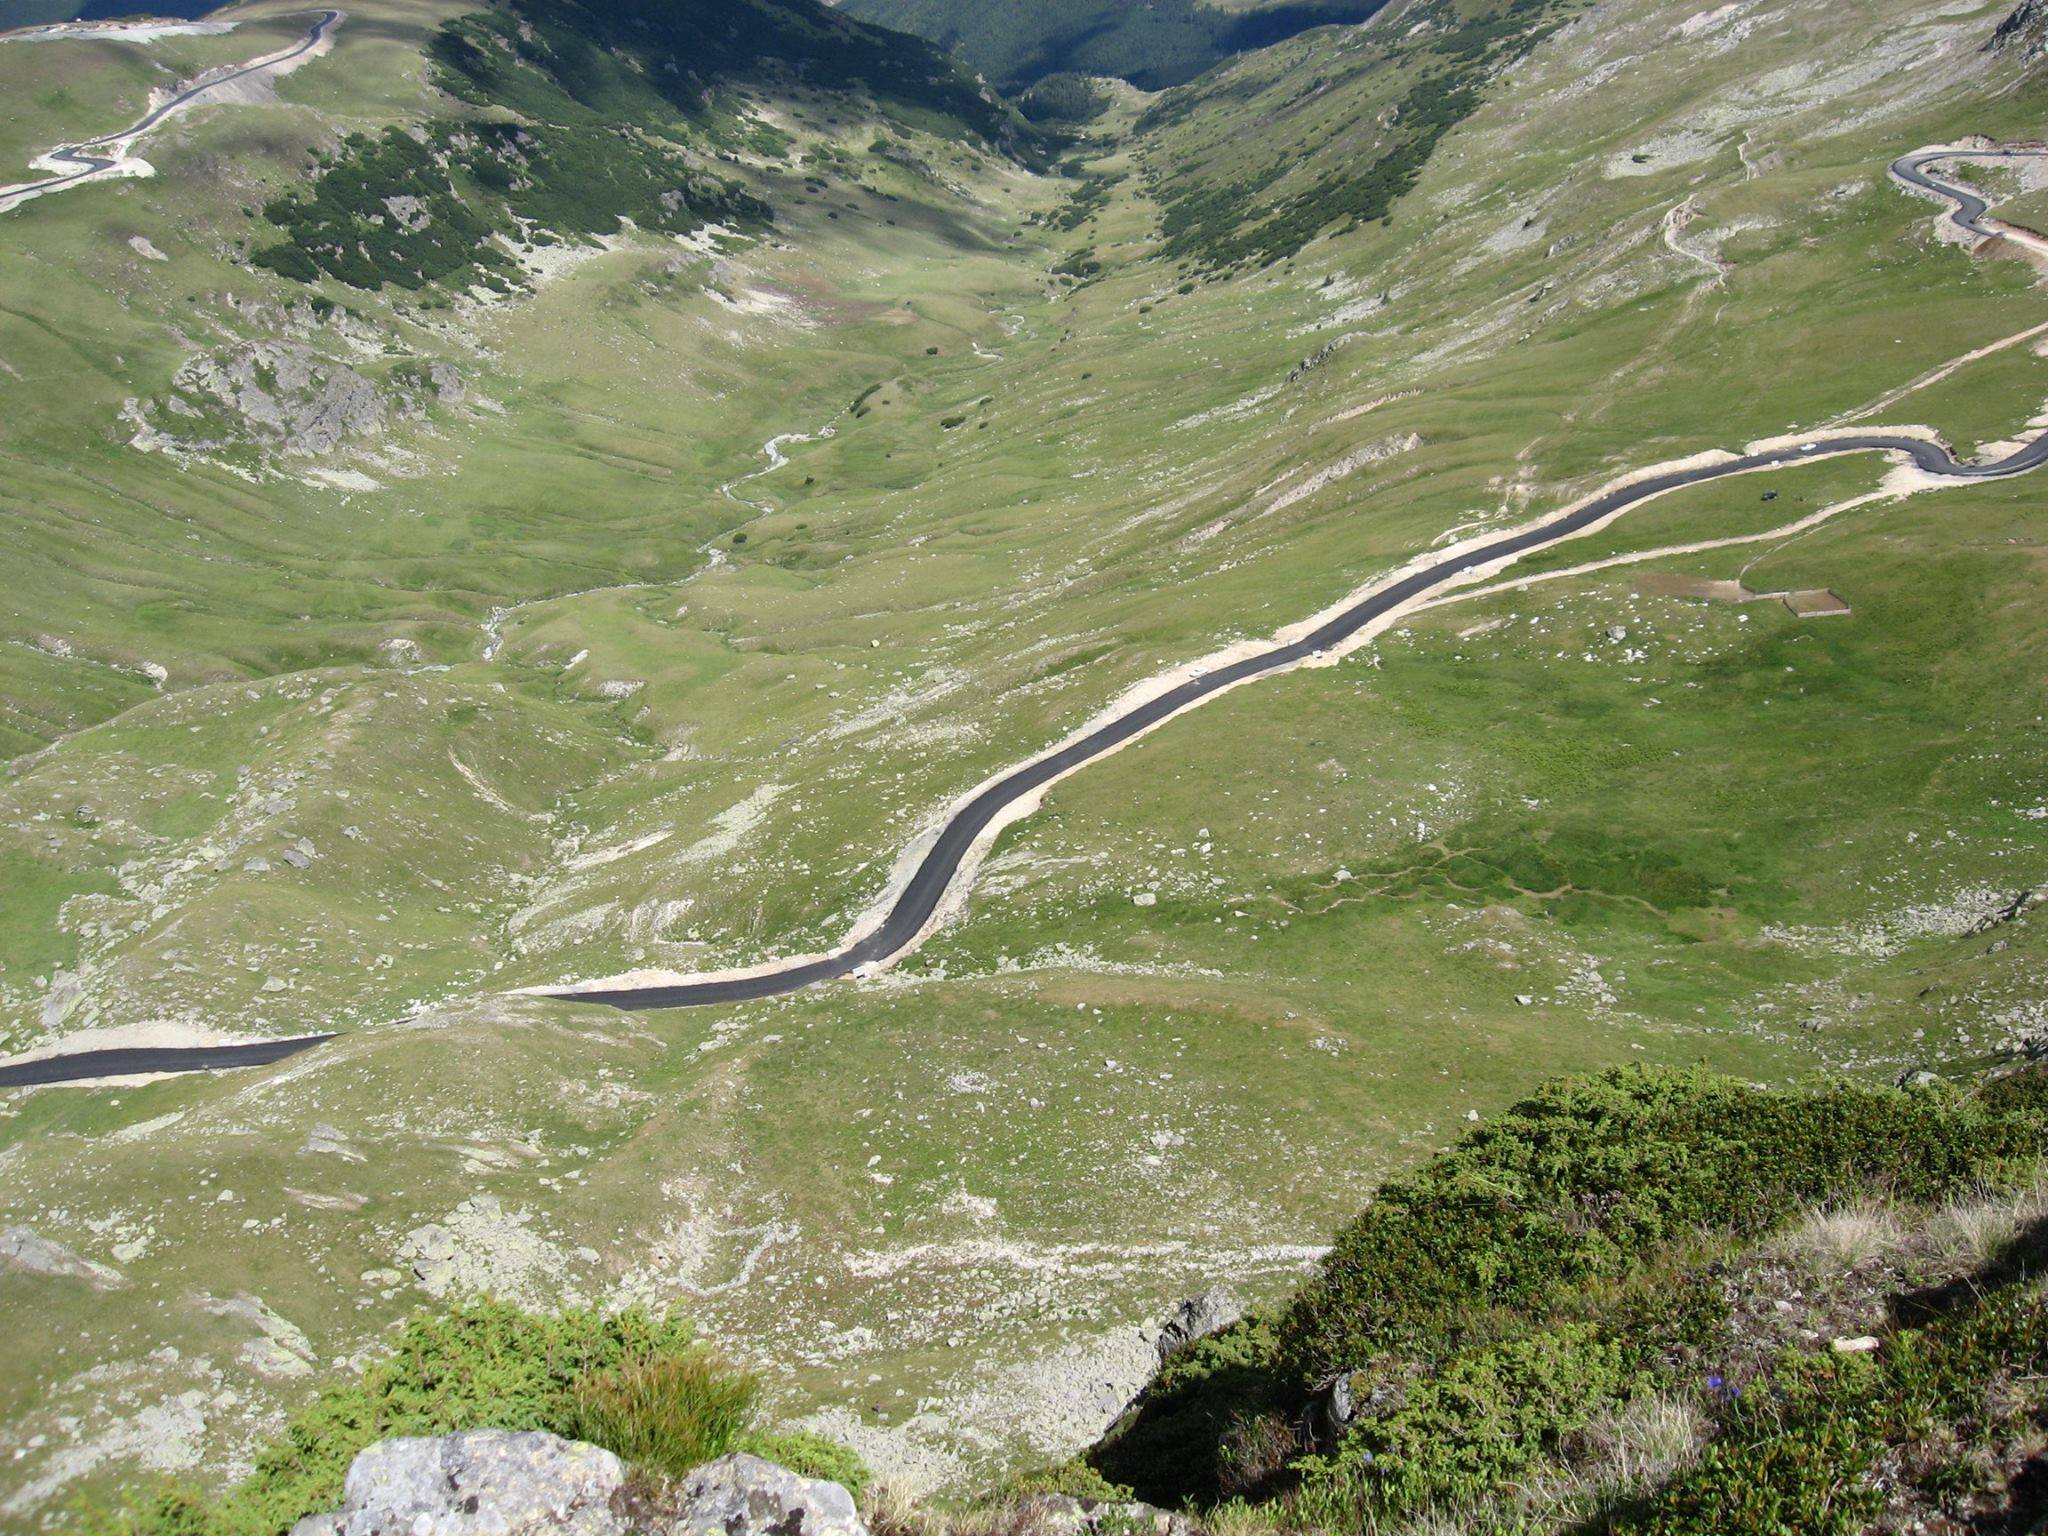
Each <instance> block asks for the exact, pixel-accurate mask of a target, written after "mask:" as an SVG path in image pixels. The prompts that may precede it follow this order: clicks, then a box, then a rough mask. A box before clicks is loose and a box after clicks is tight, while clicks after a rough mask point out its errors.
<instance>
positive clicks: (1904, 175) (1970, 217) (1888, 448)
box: [547, 149, 2048, 1009]
mask: <svg viewBox="0 0 2048 1536" xmlns="http://www.w3.org/2000/svg"><path fill="white" fill-rule="evenodd" d="M2041 154H2048V151H2044V150H2020V149H2014V150H1996V151H1988V152H1984V153H1983V154H1980V153H1979V152H1977V151H1956V150H1924V151H1921V152H1920V153H1917V154H1912V155H1906V156H1904V157H1902V158H1901V159H1899V160H1897V161H1894V162H1893V164H1892V170H1893V172H1894V173H1895V174H1896V175H1897V176H1898V177H1899V179H1900V180H1901V181H1904V182H1906V183H1908V184H1910V185H1912V186H1914V187H1917V188H1919V189H1921V190H1922V191H1925V192H1929V193H1932V194H1933V195H1935V196H1936V197H1939V198H1943V199H1945V200H1946V201H1948V202H1949V203H1951V204H1952V205H1953V211H1952V212H1951V213H1950V215H1949V217H1950V218H1951V219H1952V220H1953V221H1954V222H1955V224H1956V225H1957V226H1958V227H1960V228H1962V229H1964V230H1966V231H1968V232H1969V233H1970V234H1972V235H1976V236H1986V237H1988V236H1992V235H1996V234H1999V233H2000V231H1999V230H1998V228H1997V227H1996V226H1995V225H1990V224H1987V223H1986V222H1985V215H1986V214H1987V212H1988V211H1989V208H1988V205H1987V204H1986V202H1985V201H1984V199H1983V198H1981V197H1979V196H1978V195H1977V194H1976V193H1974V192H1971V191H1969V190H1967V189H1966V188H1963V187H1958V186H1953V185H1951V184H1950V183H1948V182H1945V181H1943V180H1941V179H1940V178H1939V177H1937V176H1935V175H1934V174H1933V172H1932V171H1931V169H1930V167H1932V166H1933V165H1935V164H1937V163H1939V162H1940V161H1943V160H1954V159H1959V158H1964V157H1965V156H1967V157H1968V158H1973V159H1975V158H1992V157H1995V158H2000V159H2019V158H2022V157H2024V156H2029V155H2041ZM1848 453H1890V454H1897V455H1899V456H1901V457H1904V458H1907V459H1911V460H1912V461H1913V463H1914V464H1916V465H1918V466H1919V467H1920V468H1921V469H1923V470H1925V471H1926V472H1927V473H1929V474H1930V475H1938V476H1941V477H1943V478H1946V479H1955V480H1998V479H2004V478H2007V477H2009V476H2012V475H2023V474H2026V473H2027V472H2028V471H2030V470H2033V469H2037V468H2039V467H2040V466H2041V465H2042V464H2043V463H2048V434H2044V435H2043V436H2042V437H2040V438H2037V439H2036V440H2035V441H2033V442H2031V443H2029V444H2028V445H2027V446H2026V447H2024V448H2022V449H2020V450H2019V451H2018V452H2017V453H2014V454H2012V455H2010V456H2008V457H2006V458H2004V459H2001V460H1999V461H1998V462H1997V463H1995V464H1965V463H1959V462H1958V461H1957V460H1955V459H1954V458H1952V457H1951V456H1950V455H1949V454H1948V453H1947V452H1946V451H1945V450H1944V449H1942V448H1941V447H1940V446H1938V445H1937V444H1934V443H1930V442H1927V441H1924V440H1923V439H1921V438H1917V437H1905V436H1898V435H1893V434H1888V433H1881V432H1873V433H1869V434H1864V435H1858V436H1852V437H1831V438H1821V439H1815V440H1813V441H1811V442H1806V443H1798V444H1794V445H1792V446H1790V447H1785V448H1776V449H1772V450H1770V451H1769V452H1765V453H1751V454H1745V455H1743V456H1742V457H1740V458H1734V459H1729V460H1725V461H1724V462H1722V463H1719V464H1710V465H1703V466H1700V467H1697V468H1693V469H1680V470H1673V471H1671V472H1670V473H1668V474H1662V475H1657V476H1654V477H1651V478H1649V479H1645V480H1639V481H1637V482H1636V483H1634V484H1633V485H1629V486H1625V487H1623V488H1622V489H1620V490H1616V491H1610V492H1608V493H1607V494H1606V495H1605V496H1601V497H1599V498H1597V499H1595V500H1593V501H1590V502H1588V503H1586V504H1585V505H1584V506H1582V507H1579V508H1577V509H1576V510H1574V511H1572V512H1569V513H1566V514H1565V515H1563V516H1561V517H1558V518H1555V519H1553V520H1552V521H1550V522H1547V523H1544V524H1542V525H1541V526H1539V527H1534V528H1528V529H1525V530H1523V531H1522V532H1520V533H1515V534H1508V535H1506V536H1504V537H1502V538H1499V539H1495V540H1493V541H1492V542H1490V543H1487V544H1482V545H1479V546H1477V547H1475V548H1472V549H1469V550H1467V551H1465V552H1464V553H1463V554H1459V555H1454V556H1450V557H1447V558H1446V559H1443V560H1441V561H1438V562H1437V563H1436V564H1434V565H1431V566H1428V567H1426V568H1425V569H1423V570H1420V571H1417V572H1415V573H1414V574H1413V575H1410V576H1407V577H1404V578H1403V579H1402V580H1400V581H1397V582H1394V583H1393V584H1391V585H1389V586H1386V587H1382V588H1380V589H1379V590H1377V591H1375V592H1372V593H1370V594H1369V595H1367V596H1366V597H1363V598H1361V599H1359V601H1358V602H1356V603H1354V604H1353V605H1352V606H1350V607H1349V608H1346V609H1345V610H1343V611H1342V612H1341V613H1339V614H1338V615H1337V616H1336V617H1335V618H1332V619H1330V620H1329V621H1328V622H1327V623H1325V624H1323V625H1322V626H1321V627H1320V628H1318V629H1316V630H1314V631H1313V632H1311V633H1310V634H1308V635H1305V636H1303V637H1302V638H1301V639H1299V640H1295V641H1293V642H1291V643H1289V644H1286V645H1279V646H1275V647H1274V648H1273V649H1271V650H1269V651H1264V652H1261V653H1260V654H1259V655H1256V656H1248V657H1246V658H1244V659H1243V660H1241V661H1236V662H1232V663H1231V664H1230V665H1228V666H1225V667H1219V668H1217V669H1216V670H1215V671H1213V672H1210V673H1207V674H1205V675H1203V676H1201V677H1197V678H1193V679H1191V680H1189V681H1188V682H1185V683H1182V684H1181V685H1180V686H1179V687H1177V688H1174V689H1172V690H1171V691H1169V692H1167V693H1164V694H1161V695H1159V696H1158V697H1157V698H1154V699H1149V700H1147V701H1146V702H1145V703H1143V704H1139V705H1137V706H1135V707H1134V708H1132V709H1130V710H1128V711H1127V712H1125V713H1124V714H1121V715H1118V716H1117V717H1116V718H1114V719H1112V720H1110V721H1108V722H1106V723H1105V724H1103V725H1101V726H1099V727H1098V728H1097V729H1095V730H1094V731H1092V732H1090V733H1089V734H1088V735H1086V736H1084V737H1081V738H1080V739H1079V740H1076V741H1073V742H1069V743H1068V744H1067V745H1066V746H1064V747H1061V748H1059V749H1058V750H1057V751H1055V752H1052V753H1049V754H1048V755H1046V756H1044V757H1041V758H1038V759H1036V760H1034V761H1032V762H1029V763H1026V764H1025V765H1024V766H1023V767H1021V768H1018V769H1016V770H1014V771H1013V772H1011V773H1009V774H1007V775H1005V776H1004V777H1003V778H1001V779H998V780H997V781H996V782H995V783H993V784H991V785H989V786H988V788H986V789H984V790H982V791H981V793H979V794H978V795H976V796H975V797H974V798H973V799H972V800H970V801H968V802H967V804H965V805H964V806H962V807H961V808H960V809H959V810H958V811H956V812H954V814H953V817H952V819H951V820H950V821H948V822H947V823H946V825H945V827H944V828H943V829H942V830H941V831H940V833H939V837H938V841H937V842H936V843H934V844H933V845H932V848H931V851H930V852H928V853H927V854H926V855H925V856H924V859H923V861H922V862H921V863H920V864H919V865H918V866H917V869H916V870H915V871H914V872H913V873H912V875H911V877H910V880H909V882H908V883H907V884H906V885H905V886H904V888H903V891H902V893H901V894H900V895H899V896H898V897H897V898H896V902H895V905H893V906H892V907H890V909H889V911H888V914H887V915H886V916H885V917H884V918H883V919H882V922H881V924H880V925H879V926H878V927H877V928H876V929H875V930H874V931H873V932H872V933H870V934H869V935H868V936H867V937H866V938H863V939H861V940H860V941H858V942H857V943H853V944H849V945H846V946H844V947H842V948H840V949H838V950H835V951H834V952H833V953H831V954H829V955H825V956H822V957H820V958H818V959H815V960H806V961H801V962H797V963H793V964H790V965H787V966H780V967H776V968H773V969H769V970H764V971H762V972H760V973H759V974H756V975H751V976H739V977H726V978H720V979H711V980H704V981H686V982H678V983H674V984H672V985H651V986H636V987H616V988H597V989H589V990H575V989H571V990H566V991H561V992H551V993H549V994H547V995H548V996H550V997H555V998H560V999H562V1000H564V1001H573V1002H586V1003H605V1004H608V1005H609V1006H611V1007H614V1008H628V1009H642V1008H690V1007H698V1006H702V1005H704V1004H707V1003H733V1002H742V1001H745V1000H747V999H750V998H757V997H774V996H777V995H779V994H781V993H785V992H794V991H796V990H797V989H799V988H801V987H808V986H811V985H812V984H814V983H816V982H820V981H829V980H831V979H833V978H834V977H839V976H848V975H851V974H852V973H853V972H855V971H857V970H860V969H861V968H862V967H864V966H869V965H874V964H877V963H879V962H881V961H885V960H889V959H892V958H894V957H895V956H897V955H900V954H902V953H903V952H904V951H905V950H907V949H909V948H910V947H911V946H912V945H913V944H914V943H915V942H916V941H917V938H918V935H919V934H920V933H922V932H923V930H924V927H925V925H926V924H927V923H928V922H929V921H930V920H931V918H932V915H933V914H934V913H935V912H937V911H938V908H939V903H940V902H941V901H943V900H944V899H945V896H946V892H947V890H948V889H949V888H950V887H951V885H952V883H953V881H954V879H955V878H956V877H957V876H958V875H959V873H960V866H961V863H962V861H963V860H964V859H965V858H966V857H967V853H968V850H969V849H970V848H971V847H972V846H973V844H974V840H975V839H976V838H977V837H979V836H980V835H981V834H982V832H984V831H985V830H986V829H987V828H988V826H989V824H990V823H991V822H993V821H994V820H995V819H996V818H997V817H998V816H999V815H1001V814H1002V812H1003V811H1004V809H1005V808H1006V807H1008V806H1010V805H1013V804H1015V803H1016V802H1017V801H1019V800H1021V799H1023V798H1025V797H1026V796H1028V795H1031V794H1033V793H1035V792H1036V791H1038V790H1040V789H1043V788H1044V787H1045V786H1046V785H1047V784H1048V783H1050V782H1051V781H1052V780H1054V779H1056V778H1058V777H1059V776H1060V775H1061V774H1063V773H1066V772H1068V771H1069V770H1070V769H1074V768H1078V767H1080V766H1081V765H1082V764H1084V763H1088V762H1091V761H1093V760H1094V759H1096V758H1098V757H1102V756H1104V755H1105V754H1107V753H1109V752H1111V751H1113V750H1115V749H1116V748H1117V747H1120V746H1122V745H1123V744H1124V743H1125V742H1128V741H1130V740H1131V739H1132V738H1133V737H1136V736H1138V735H1141V734H1142V733H1143V732H1145V731H1147V730H1149V729H1151V728H1152V727H1153V726H1155V725H1158V724H1159V723H1160V722H1161V721H1164V720H1167V719H1169V718H1171V717H1172V716H1174V715H1177V714H1180V713H1181V712H1183V711H1184V710H1189V709H1193V708H1194V707H1195V706H1197V705H1198V704H1201V703H1203V702H1205V701H1206V700H1208V699H1211V698H1213V697H1214V696H1215V695H1217V694H1219V693H1221V692H1223V691H1224V690H1225V689H1227V688H1230V687H1232V686H1233V685H1235V684H1238V683H1242V682H1245V681H1247V680H1248V679H1250V678H1255V677H1261V676H1264V675H1265V674H1267V673H1269V672H1280V671H1284V670H1286V669H1287V668H1289V667H1291V666H1294V665H1295V664H1297V663H1298V662H1302V661H1306V660H1308V659H1309V658H1310V657H1312V656H1316V655H1319V654H1321V653H1322V652H1324V651H1327V650H1329V649H1331V648H1332V647H1333V646H1336V645H1339V644H1341V643H1342V642H1343V641H1345V640H1347V639H1349V638H1350V637H1351V636H1352V635H1353V634H1355V633H1357V632H1358V631H1359V630H1360V629H1362V628H1364V627H1365V626H1366V625H1368V624H1370V623H1371V622H1372V621H1373V620H1375V619H1377V618H1380V617H1382V616H1384V615H1385V614H1388V613H1390V612H1392V611H1394V610H1395V609H1398V608H1400V607H1401V606H1402V605H1403V604H1405V603H1407V602H1409V601H1411V600H1412V599H1414V598H1416V597H1419V596H1421V595H1422V594H1423V593H1425V592H1428V591H1430V590H1432V589H1433V588H1436V587H1440V586H1442V585H1444V583H1446V582H1448V581H1449V580H1451V579H1452V578H1453V577H1455V576H1457V575H1459V574H1461V573H1463V572H1465V571H1468V570H1471V569H1473V568H1474V567H1477V566H1484V565H1488V564H1491V563H1492V562H1494V561H1497V560H1502V559H1507V558H1511V557H1513V556H1517V555H1522V554H1526V553H1527V552H1528V551H1530V550H1532V549H1541V548H1542V547H1543V546H1544V545H1546V544H1554V543H1556V542H1557V541H1558V540H1559V539H1564V538H1569V537H1570V536H1571V535H1572V534H1574V533H1577V532H1579V531H1580V530H1581V529H1584V528H1587V527H1590V526H1591V525H1593V524H1595V523H1598V522H1600V521H1601V520H1602V519H1603V518H1607V517H1611V516H1613V515H1614V514H1615V513H1617V512H1620V511H1623V510H1624V509H1626V508H1628V507H1632V506H1634V505H1636V504H1637V503H1638V502H1643V501H1648V500H1650V499H1651V498H1652V497H1656V496H1661V495H1664V494H1666V493H1667V492H1670V491H1674V490H1678V489H1680V488H1681V487H1684V486H1689V485H1704V484H1706V483H1707V482H1709V481H1712V480H1720V479H1725V478H1726V477H1727V476H1729V475H1740V474H1748V473H1751V472H1753V471H1756V470H1762V469H1774V468H1777V467H1778V466H1780V465H1784V464H1797V463H1802V462H1805V461H1807V460H1811V459H1820V458H1834V457H1837V456H1840V455H1842V454H1848Z"/></svg>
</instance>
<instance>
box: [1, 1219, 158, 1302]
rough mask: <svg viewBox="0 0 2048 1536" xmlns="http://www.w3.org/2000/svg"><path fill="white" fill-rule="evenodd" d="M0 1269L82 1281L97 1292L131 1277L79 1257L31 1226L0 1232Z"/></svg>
mask: <svg viewBox="0 0 2048 1536" xmlns="http://www.w3.org/2000/svg"><path fill="white" fill-rule="evenodd" d="M0 1269H18V1270H23V1271H25V1272H26V1273H28V1274H31V1275H48V1276H50V1277H52V1278H54V1279H60V1280H83V1281H85V1282H87V1283H88V1284H89V1285H91V1286H92V1288H93V1289H94V1290H96V1291H110V1290H112V1289H113V1288H114V1287H115V1286H119V1285H126V1284H127V1283H128V1277H127V1276H126V1275H124V1274H122V1273H121V1271H119V1270H118V1269H115V1268H114V1267H113V1266H112V1265H108V1264H95V1263H94V1262H93V1261H92V1260H91V1259H84V1258H80V1257H79V1256H78V1255H77V1254H75V1253H73V1252H72V1251H71V1250H70V1249H69V1248H66V1247H65V1246H64V1245H63V1244H62V1243H53V1242H51V1241H50V1239H48V1238H47V1237H41V1236H39V1235H37V1233H36V1232H35V1231H34V1230H33V1229H31V1228H29V1227H9V1228H8V1229H7V1230H6V1231H5V1232H0Z"/></svg>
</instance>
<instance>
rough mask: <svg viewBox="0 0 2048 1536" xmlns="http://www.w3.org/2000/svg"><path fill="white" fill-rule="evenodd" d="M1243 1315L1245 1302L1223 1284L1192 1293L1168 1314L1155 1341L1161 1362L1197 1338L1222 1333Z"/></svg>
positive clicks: (1170, 1357) (1162, 1363)
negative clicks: (1200, 1292) (1194, 1294)
mask: <svg viewBox="0 0 2048 1536" xmlns="http://www.w3.org/2000/svg"><path fill="white" fill-rule="evenodd" d="M1243 1316H1244V1305H1243V1303H1241V1302H1240V1301H1239V1300H1238V1299H1237V1298H1236V1297H1235V1296H1233V1295H1232V1294H1231V1293H1230V1292H1229V1291H1227V1290H1225V1289H1224V1288H1223V1287H1222V1286H1220V1285H1212V1286H1210V1287H1209V1289H1208V1290H1206V1291H1204V1292H1202V1294H1201V1295H1199V1296H1190V1297H1188V1298H1187V1300H1185V1301H1183V1302H1180V1303H1178V1304H1177V1305H1176V1306H1175V1307H1174V1309H1173V1310H1172V1311H1171V1312H1169V1313H1167V1314H1166V1321H1165V1322H1163V1323H1161V1324H1160V1325H1159V1337H1158V1338H1157V1339H1156V1340H1155V1341H1154V1343H1155V1345H1156V1347H1157V1348H1158V1351H1159V1363H1160V1364H1161V1365H1164V1364H1166V1362H1167V1361H1168V1360H1170V1359H1172V1358H1173V1357H1174V1356H1175V1355H1177V1354H1179V1353H1180V1352H1181V1351H1182V1350H1183V1349H1186V1348H1187V1347H1188V1346H1189V1345H1190V1344H1192V1343H1194V1342H1195V1341H1196V1340H1197V1339H1206V1338H1208V1337H1209V1335H1210V1334H1212V1333H1221V1332H1222V1331H1223V1330H1224V1329H1226V1328H1228V1327H1229V1326H1230V1325H1231V1324H1232V1323H1234V1322H1236V1321H1237V1320H1238V1319H1239V1318H1241V1317H1243Z"/></svg>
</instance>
